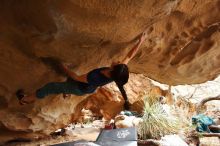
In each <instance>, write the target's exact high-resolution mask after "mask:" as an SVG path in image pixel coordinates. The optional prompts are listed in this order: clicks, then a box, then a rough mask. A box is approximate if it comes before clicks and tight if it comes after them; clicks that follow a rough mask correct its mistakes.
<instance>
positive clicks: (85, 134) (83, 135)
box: [7, 124, 101, 146]
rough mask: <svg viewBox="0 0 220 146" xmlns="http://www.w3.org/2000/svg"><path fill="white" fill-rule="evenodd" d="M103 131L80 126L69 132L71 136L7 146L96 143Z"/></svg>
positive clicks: (89, 125) (90, 125) (88, 126)
mask: <svg viewBox="0 0 220 146" xmlns="http://www.w3.org/2000/svg"><path fill="white" fill-rule="evenodd" d="M100 131H101V129H100V128H99V127H93V125H92V124H87V125H84V128H81V127H80V126H79V125H77V126H76V127H75V129H73V130H69V133H70V134H69V135H68V134H66V135H64V136H61V135H59V136H56V137H52V136H50V137H48V138H45V139H40V140H36V141H32V142H26V143H24V142H23V143H13V144H8V145H7V146H48V145H53V144H58V143H64V142H70V141H77V140H86V141H95V140H96V138H97V137H98V135H99V133H100Z"/></svg>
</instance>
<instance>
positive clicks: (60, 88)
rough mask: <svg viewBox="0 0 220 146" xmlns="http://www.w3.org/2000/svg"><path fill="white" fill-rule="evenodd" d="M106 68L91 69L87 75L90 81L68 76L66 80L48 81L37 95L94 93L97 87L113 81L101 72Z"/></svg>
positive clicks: (42, 96)
mask: <svg viewBox="0 0 220 146" xmlns="http://www.w3.org/2000/svg"><path fill="white" fill-rule="evenodd" d="M105 69H107V67H102V68H98V69H94V70H92V71H90V72H89V73H88V75H87V81H88V83H83V82H79V81H76V80H73V79H70V78H68V80H67V81H66V82H52V83H48V84H46V85H45V86H44V87H42V88H40V89H38V90H37V91H36V96H37V97H38V98H44V97H45V96H47V95H49V94H61V93H63V94H74V95H79V96H81V95H84V94H88V93H93V92H94V91H95V90H96V89H97V87H100V86H103V85H106V84H108V83H110V82H112V81H113V80H112V79H110V78H108V77H106V76H104V75H103V74H102V73H101V71H102V70H105Z"/></svg>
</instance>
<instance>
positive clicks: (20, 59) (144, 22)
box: [0, 0, 220, 134]
mask: <svg viewBox="0 0 220 146" xmlns="http://www.w3.org/2000/svg"><path fill="white" fill-rule="evenodd" d="M219 13H220V1H219V0H127V1H118V0H109V1H102V0H92V1H87V0H35V1H34V0H19V1H16V0H1V1H0V26H1V27H0V56H1V58H0V128H1V129H6V130H13V131H26V132H29V131H34V132H39V133H43V134H48V133H50V132H51V131H52V130H54V129H56V128H60V127H62V125H63V126H64V125H66V124H68V123H69V122H70V121H71V120H72V119H74V116H73V114H74V108H75V107H76V106H77V105H78V104H79V103H80V102H81V101H83V100H84V99H85V98H86V97H83V98H82V97H74V98H68V99H63V98H61V97H60V96H55V97H52V96H51V97H48V98H46V99H44V100H42V101H39V102H37V103H35V104H32V105H27V106H24V107H21V106H20V105H19V104H18V103H17V99H16V97H15V92H16V90H17V89H19V88H23V89H25V91H27V92H28V93H32V92H34V91H35V90H36V89H38V88H40V87H41V86H43V85H44V84H46V83H48V82H51V81H62V80H64V78H63V77H62V76H60V75H59V74H58V73H57V72H56V71H55V70H54V68H53V66H49V65H47V64H45V63H44V62H43V61H42V60H43V59H44V58H47V57H56V58H58V59H60V60H62V61H64V62H69V63H72V64H73V65H74V67H73V71H75V72H76V73H77V74H83V73H86V72H88V71H90V70H91V69H94V68H97V67H102V66H108V65H110V64H111V62H112V61H119V60H121V59H122V58H124V57H125V55H126V54H127V53H128V51H129V49H130V48H131V47H132V46H133V45H134V43H135V40H136V39H135V38H136V37H137V36H138V35H139V34H140V33H142V32H143V31H145V30H147V32H148V37H147V39H146V41H145V42H144V44H143V45H142V46H141V48H140V51H139V52H138V53H137V55H136V56H135V58H133V59H132V60H131V61H130V63H129V64H128V66H129V68H130V71H131V72H133V73H142V74H144V75H146V76H148V77H149V78H152V79H155V80H157V81H160V82H162V83H166V84H169V85H177V84H185V83H188V84H191V83H201V82H205V81H207V80H210V79H213V78H215V77H216V76H217V75H218V74H219V73H220V49H219V46H220V33H219V30H220V15H219ZM141 84H142V83H141ZM133 88H134V89H133ZM135 88H138V87H136V86H134V87H132V88H131V90H134V91H136V89H135ZM112 90H113V89H111V94H113V93H112ZM107 94H108V93H107ZM109 94H110V93H109ZM91 98H92V97H91ZM94 98H95V97H94ZM87 100H89V99H87ZM112 100H116V99H115V98H113V99H109V102H110V103H111V101H112ZM92 101H93V100H92ZM94 101H95V100H94ZM131 102H133V101H132V100H131ZM81 104H82V103H81ZM120 104H122V103H120ZM88 105H89V104H88ZM91 108H92V107H91ZM108 108H109V107H108V106H105V105H103V106H102V109H103V111H105V109H108ZM94 110H97V109H95V108H94ZM107 113H108V114H113V115H114V114H115V113H109V112H107ZM61 121H62V122H61ZM15 123H17V124H15ZM58 123H59V124H58Z"/></svg>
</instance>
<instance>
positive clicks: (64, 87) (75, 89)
mask: <svg viewBox="0 0 220 146" xmlns="http://www.w3.org/2000/svg"><path fill="white" fill-rule="evenodd" d="M61 93H63V94H74V95H78V96H81V95H84V94H86V93H83V92H82V91H81V90H80V89H79V85H78V84H77V82H76V81H73V80H72V81H66V82H52V83H48V84H46V85H45V86H43V87H42V88H40V89H38V90H37V91H36V96H37V98H40V99H42V98H44V97H45V96H47V95H49V94H61Z"/></svg>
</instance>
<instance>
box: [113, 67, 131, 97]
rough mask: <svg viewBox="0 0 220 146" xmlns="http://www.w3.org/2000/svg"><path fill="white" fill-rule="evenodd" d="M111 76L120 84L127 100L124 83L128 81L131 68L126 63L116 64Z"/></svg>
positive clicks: (120, 88) (119, 86)
mask: <svg viewBox="0 0 220 146" xmlns="http://www.w3.org/2000/svg"><path fill="white" fill-rule="evenodd" d="M111 78H112V79H113V80H114V81H115V83H116V85H117V86H118V88H119V90H120V92H121V94H122V96H123V98H124V100H127V99H128V98H127V94H126V92H125V90H124V87H123V85H124V84H126V83H127V82H128V78H129V70H128V66H127V65H126V64H117V65H114V66H113V68H112V71H111Z"/></svg>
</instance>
